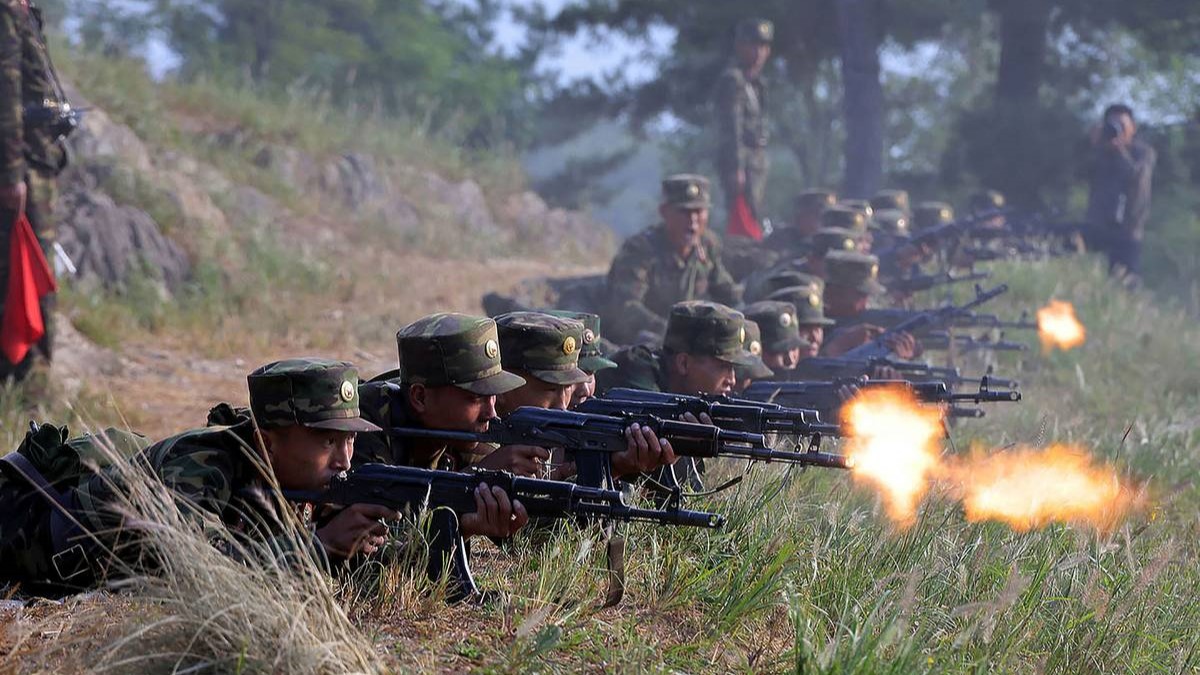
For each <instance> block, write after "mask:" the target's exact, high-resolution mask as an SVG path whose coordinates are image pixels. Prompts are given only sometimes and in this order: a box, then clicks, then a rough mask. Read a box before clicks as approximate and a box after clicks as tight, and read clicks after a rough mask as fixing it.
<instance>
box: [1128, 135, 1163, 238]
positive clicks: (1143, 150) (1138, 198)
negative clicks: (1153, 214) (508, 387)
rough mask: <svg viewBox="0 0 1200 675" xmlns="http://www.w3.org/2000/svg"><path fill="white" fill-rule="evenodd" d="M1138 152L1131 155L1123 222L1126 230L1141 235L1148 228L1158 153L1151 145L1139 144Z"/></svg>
mask: <svg viewBox="0 0 1200 675" xmlns="http://www.w3.org/2000/svg"><path fill="white" fill-rule="evenodd" d="M1137 150H1138V152H1136V153H1133V154H1132V155H1131V157H1130V158H1129V159H1130V162H1129V182H1128V186H1129V187H1128V189H1127V190H1126V193H1125V195H1126V196H1125V214H1124V215H1125V218H1124V222H1123V223H1121V225H1122V227H1123V228H1124V230H1125V231H1126V232H1128V233H1130V234H1132V235H1134V236H1140V235H1141V233H1142V232H1144V231H1145V230H1146V221H1147V220H1148V219H1149V218H1150V190H1151V183H1152V179H1153V176H1154V164H1155V162H1156V161H1157V160H1158V155H1157V154H1156V153H1155V152H1154V148H1152V147H1150V146H1149V145H1145V144H1139V146H1138V148H1137Z"/></svg>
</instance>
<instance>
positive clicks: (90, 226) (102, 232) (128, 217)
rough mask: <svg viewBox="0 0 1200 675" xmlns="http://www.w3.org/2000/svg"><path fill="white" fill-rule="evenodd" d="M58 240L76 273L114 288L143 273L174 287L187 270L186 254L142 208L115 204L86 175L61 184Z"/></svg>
mask: <svg viewBox="0 0 1200 675" xmlns="http://www.w3.org/2000/svg"><path fill="white" fill-rule="evenodd" d="M56 210H57V211H58V222H59V242H60V243H61V244H62V246H63V249H64V250H65V251H66V252H67V255H68V256H70V258H71V260H72V261H73V262H74V263H75V267H76V268H77V269H78V276H79V277H80V278H82V279H84V280H87V279H92V280H95V281H99V283H100V284H102V285H104V286H108V287H119V286H122V285H124V284H125V283H126V282H128V281H129V279H130V278H131V276H132V275H133V274H134V273H135V272H141V271H146V272H148V273H149V274H150V276H151V277H152V278H155V279H158V280H159V281H161V282H162V283H163V284H165V287H166V288H167V289H175V288H177V287H178V286H179V285H180V284H182V283H183V281H184V280H186V279H187V277H188V274H189V272H190V270H191V264H190V262H189V261H188V257H187V254H185V253H184V252H183V249H181V248H180V247H179V245H178V244H176V243H175V242H174V241H172V240H171V239H168V238H167V237H166V236H164V235H163V233H162V232H161V231H160V230H159V228H158V225H157V223H155V222H154V219H153V218H151V217H150V216H149V215H148V214H147V213H146V212H145V211H141V210H139V209H136V208H134V207H132V206H119V205H117V204H116V203H115V202H113V200H112V198H111V197H109V196H108V195H107V194H105V193H103V192H101V191H100V190H98V189H97V188H96V186H95V184H94V181H93V180H92V179H90V178H89V177H88V176H87V175H86V174H82V175H79V174H77V179H76V180H72V181H68V182H65V183H64V184H63V185H62V190H61V194H60V196H59V200H58V203H57V205H56Z"/></svg>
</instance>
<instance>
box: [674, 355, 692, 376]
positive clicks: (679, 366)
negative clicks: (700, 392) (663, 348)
mask: <svg viewBox="0 0 1200 675" xmlns="http://www.w3.org/2000/svg"><path fill="white" fill-rule="evenodd" d="M671 359H672V360H673V361H674V363H675V372H676V374H678V375H679V376H680V377H687V374H688V367H689V366H691V357H689V356H688V355H687V354H685V353H682V352H681V353H678V354H675V355H674V356H672V357H671Z"/></svg>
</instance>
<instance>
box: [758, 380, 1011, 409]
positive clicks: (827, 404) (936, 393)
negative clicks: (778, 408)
mask: <svg viewBox="0 0 1200 675" xmlns="http://www.w3.org/2000/svg"><path fill="white" fill-rule="evenodd" d="M844 387H848V388H850V389H855V390H859V391H861V390H864V389H897V390H903V391H906V392H908V393H910V394H911V395H912V396H913V397H914V398H916V399H917V400H918V401H920V402H922V403H935V404H955V403H975V404H976V405H978V404H981V403H1015V402H1017V401H1020V400H1021V392H1019V391H1016V390H1014V389H1009V390H998V389H993V388H992V381H991V379H990V378H989V377H987V376H986V375H985V376H984V377H983V378H981V381H980V384H979V389H978V390H977V391H970V392H954V391H951V390H950V388H949V387H947V386H946V383H945V382H940V381H936V380H934V381H928V382H913V381H911V380H863V379H862V378H839V379H836V380H832V381H829V382H811V381H810V382H764V381H759V382H754V383H752V384H751V385H750V386H749V387H748V388H747V389H746V391H744V392H743V395H744V396H746V397H747V398H750V399H754V400H758V401H769V402H771V403H779V404H782V405H793V406H799V405H804V406H811V407H814V408H817V409H819V410H836V409H837V408H839V407H841V405H842V403H843V401H842V399H841V396H840V393H839V392H840V391H842V389H843V388H844ZM966 410H970V409H969V408H968V409H966Z"/></svg>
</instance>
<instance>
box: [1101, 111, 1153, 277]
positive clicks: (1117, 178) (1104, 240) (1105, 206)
mask: <svg viewBox="0 0 1200 675" xmlns="http://www.w3.org/2000/svg"><path fill="white" fill-rule="evenodd" d="M1136 134H1137V125H1136V124H1135V123H1134V121H1133V110H1131V109H1130V108H1129V106H1127V105H1122V104H1114V105H1110V106H1108V108H1106V109H1105V110H1104V116H1103V118H1102V120H1101V123H1100V124H1099V125H1098V126H1097V127H1095V128H1094V129H1093V130H1092V147H1093V153H1092V164H1091V176H1090V181H1089V186H1088V187H1089V189H1088V210H1087V222H1088V223H1089V224H1090V225H1091V229H1092V232H1091V235H1092V236H1091V237H1090V239H1091V240H1092V241H1093V243H1094V247H1096V248H1098V249H1100V250H1102V251H1104V253H1105V254H1107V255H1108V266H1109V271H1110V272H1112V273H1113V274H1117V275H1121V276H1123V277H1125V278H1128V279H1131V280H1136V279H1137V278H1138V277H1140V276H1141V271H1142V269H1141V256H1142V235H1143V234H1144V233H1145V231H1146V220H1147V219H1148V218H1149V216H1150V188H1151V177H1152V175H1153V173H1154V162H1155V159H1156V155H1155V153H1154V148H1152V147H1150V146H1149V145H1148V144H1146V143H1144V142H1142V141H1141V140H1139V139H1138V138H1136V137H1135V136H1136Z"/></svg>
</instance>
